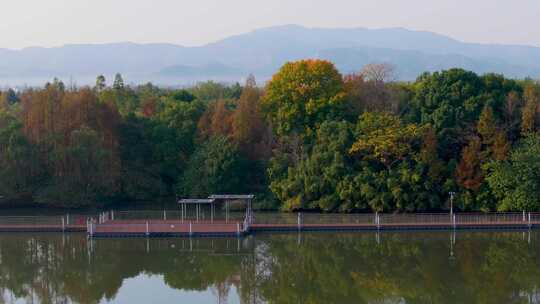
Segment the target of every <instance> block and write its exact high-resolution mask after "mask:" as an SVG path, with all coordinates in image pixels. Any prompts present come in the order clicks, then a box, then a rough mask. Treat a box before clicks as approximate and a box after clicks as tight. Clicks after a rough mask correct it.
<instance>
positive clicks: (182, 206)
mask: <svg viewBox="0 0 540 304" xmlns="http://www.w3.org/2000/svg"><path fill="white" fill-rule="evenodd" d="M184 206H185V205H184V204H182V205H180V207H181V208H182V212H181V214H182V223H183V222H184Z"/></svg>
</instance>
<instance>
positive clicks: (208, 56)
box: [0, 25, 540, 86]
mask: <svg viewBox="0 0 540 304" xmlns="http://www.w3.org/2000/svg"><path fill="white" fill-rule="evenodd" d="M302 58H322V59H329V60H332V61H333V62H335V63H336V65H337V66H338V68H339V69H340V70H341V71H342V72H344V73H345V72H351V71H358V70H359V69H360V68H361V67H362V66H363V65H365V64H367V63H373V62H388V63H392V64H393V65H395V66H396V68H397V74H398V77H399V79H402V80H412V79H414V78H416V77H417V76H418V75H419V74H420V73H422V72H424V71H435V70H440V69H447V68H451V67H462V68H466V69H470V70H473V71H476V72H478V73H486V72H496V73H503V74H505V75H508V76H510V77H516V78H524V77H532V78H540V48H539V47H532V46H519V45H499V44H477V43H465V42H461V41H458V40H455V39H452V38H449V37H446V36H443V35H439V34H435V33H431V32H424V31H411V30H407V29H403V28H387V29H365V28H347V29H343V28H336V29H324V28H306V27H302V26H297V25H285V26H277V27H270V28H263V29H259V30H255V31H252V32H249V33H246V34H242V35H236V36H232V37H229V38H226V39H223V40H220V41H217V42H214V43H210V44H207V45H204V46H199V47H182V46H178V45H173V44H136V43H114V44H77V45H65V46H62V47H55V48H40V47H33V48H26V49H22V50H7V49H0V86H6V85H12V86H13V85H23V84H28V85H35V84H43V82H44V81H46V80H50V79H51V78H53V77H59V78H62V79H64V80H70V79H71V80H73V81H75V82H76V83H78V84H89V83H92V82H93V81H94V79H95V77H96V75H98V74H104V75H106V76H107V77H108V78H109V79H110V78H111V77H112V75H113V74H114V73H116V72H120V73H122V74H123V75H124V76H125V78H126V81H127V82H133V83H141V82H147V81H152V82H154V83H157V84H163V85H181V84H189V83H193V82H196V81H200V80H206V79H214V80H220V81H238V80H239V79H240V78H242V77H244V76H246V75H247V74H249V73H253V74H254V75H255V76H256V77H257V78H258V79H259V80H266V79H268V78H269V77H270V75H272V74H273V73H274V72H275V71H276V70H277V69H278V68H279V67H280V66H281V65H282V64H283V63H285V62H287V61H291V60H298V59H302Z"/></svg>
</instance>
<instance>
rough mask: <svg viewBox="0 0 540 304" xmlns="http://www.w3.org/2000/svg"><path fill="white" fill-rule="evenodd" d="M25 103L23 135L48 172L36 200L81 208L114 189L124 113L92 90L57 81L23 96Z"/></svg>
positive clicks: (111, 192)
mask: <svg viewBox="0 0 540 304" xmlns="http://www.w3.org/2000/svg"><path fill="white" fill-rule="evenodd" d="M22 106H23V110H22V118H23V126H24V127H23V130H24V133H25V135H26V137H27V138H28V139H29V141H30V142H31V143H33V144H35V145H36V146H37V147H38V151H39V158H40V159H41V160H42V162H43V163H44V164H45V167H46V169H45V171H46V172H47V173H46V180H45V182H44V183H43V185H42V186H41V187H40V188H39V189H38V190H37V194H36V196H35V198H36V201H37V202H42V203H47V204H53V205H65V204H70V206H74V205H75V206H76V205H81V206H82V205H87V204H90V203H91V202H94V201H95V200H96V199H97V198H99V197H104V196H109V195H111V194H113V193H114V192H115V191H116V185H117V180H118V177H119V175H120V168H121V163H120V159H119V155H118V134H117V129H118V124H119V120H120V116H119V115H118V113H117V111H116V109H115V108H114V107H113V106H111V105H109V104H106V103H102V102H99V101H98V100H97V98H96V96H95V93H94V91H92V90H91V89H89V88H83V89H79V90H73V91H67V90H65V88H64V86H63V84H62V83H61V82H58V81H55V82H54V83H53V84H49V85H47V86H46V87H45V89H43V90H33V91H29V92H27V93H26V94H24V95H23V97H22ZM67 197H69V200H68V199H67Z"/></svg>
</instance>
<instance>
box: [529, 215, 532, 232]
mask: <svg viewBox="0 0 540 304" xmlns="http://www.w3.org/2000/svg"><path fill="white" fill-rule="evenodd" d="M531 227H532V223H531V213H530V212H529V229H531Z"/></svg>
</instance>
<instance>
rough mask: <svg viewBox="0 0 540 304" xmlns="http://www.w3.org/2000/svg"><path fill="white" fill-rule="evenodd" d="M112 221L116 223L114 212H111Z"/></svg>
mask: <svg viewBox="0 0 540 304" xmlns="http://www.w3.org/2000/svg"><path fill="white" fill-rule="evenodd" d="M111 220H112V221H114V210H111Z"/></svg>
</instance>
